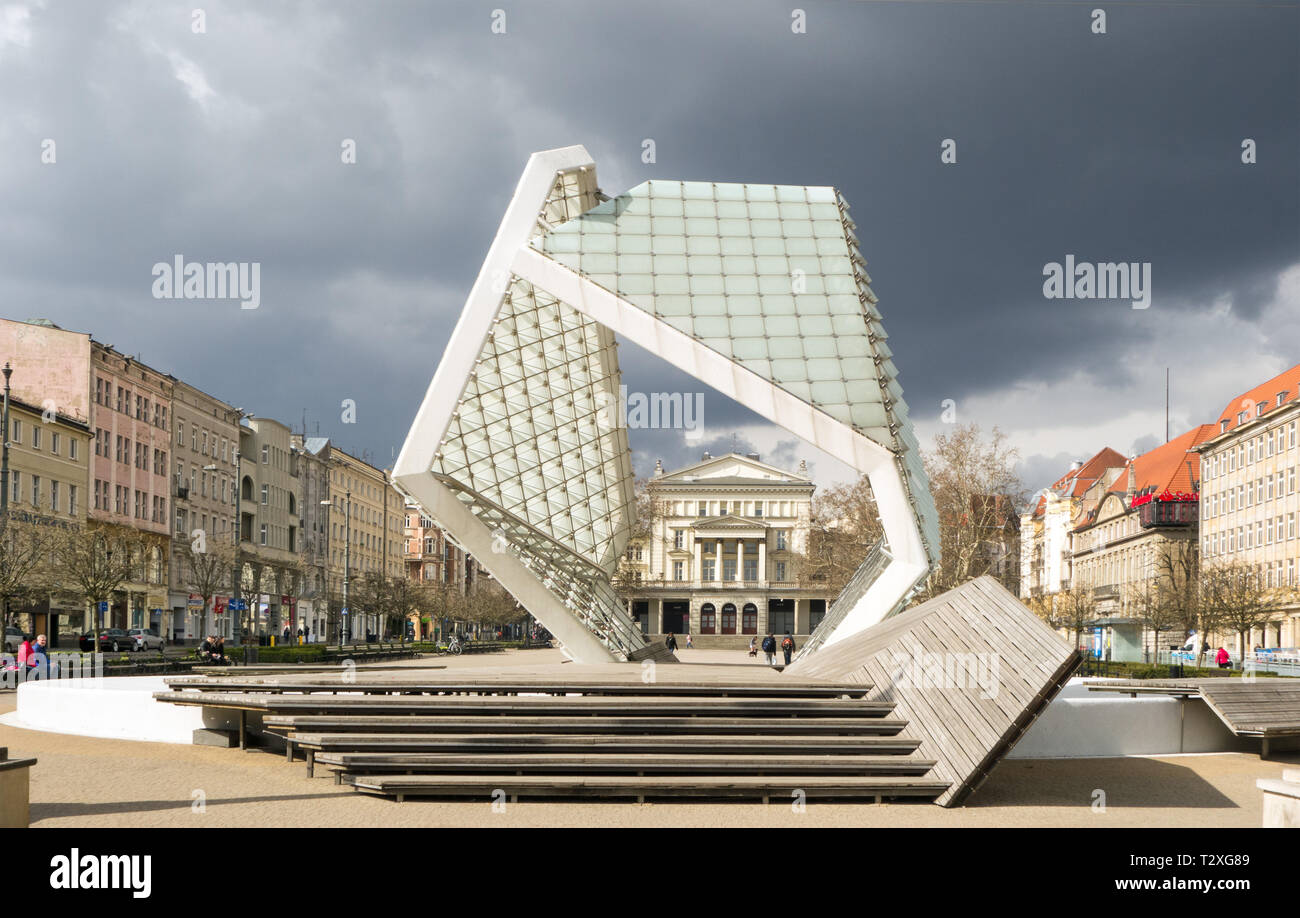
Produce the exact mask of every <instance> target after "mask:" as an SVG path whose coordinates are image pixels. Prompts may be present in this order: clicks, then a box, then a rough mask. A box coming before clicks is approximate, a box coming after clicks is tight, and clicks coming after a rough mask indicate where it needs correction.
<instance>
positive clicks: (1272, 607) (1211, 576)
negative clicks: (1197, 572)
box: [1201, 562, 1294, 656]
mask: <svg viewBox="0 0 1300 918" xmlns="http://www.w3.org/2000/svg"><path fill="white" fill-rule="evenodd" d="M1293 598H1294V590H1292V589H1290V588H1288V587H1269V586H1267V585H1266V583H1265V579H1264V573H1263V571H1262V570H1260V569H1259V568H1257V567H1255V566H1254V565H1250V564H1242V563H1240V562H1220V563H1218V564H1213V565H1207V566H1205V567H1204V568H1202V570H1201V602H1202V617H1203V618H1205V619H1207V620H1209V621H1210V622H1212V623H1213V626H1214V629H1215V630H1219V631H1222V630H1229V631H1231V632H1232V633H1235V634H1236V635H1237V639H1238V641H1240V646H1241V652H1242V655H1243V656H1244V655H1245V653H1246V651H1247V644H1248V643H1249V641H1250V632H1251V630H1252V629H1255V628H1261V627H1263V626H1264V625H1265V624H1267V623H1268V622H1269V621H1271V620H1272V619H1273V618H1274V617H1275V616H1276V615H1277V614H1278V613H1279V612H1280V611H1281V610H1282V609H1283V608H1285V607H1286V606H1287V605H1288V604H1289V602H1290V601H1292V599H1293Z"/></svg>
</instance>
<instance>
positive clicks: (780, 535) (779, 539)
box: [776, 529, 787, 551]
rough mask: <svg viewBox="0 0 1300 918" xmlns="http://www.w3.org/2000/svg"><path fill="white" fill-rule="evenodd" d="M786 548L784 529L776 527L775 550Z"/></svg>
mask: <svg viewBox="0 0 1300 918" xmlns="http://www.w3.org/2000/svg"><path fill="white" fill-rule="evenodd" d="M786 548H787V545H786V530H784V529H778V530H777V531H776V550H777V551H785V550H786Z"/></svg>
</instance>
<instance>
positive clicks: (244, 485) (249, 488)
mask: <svg viewBox="0 0 1300 918" xmlns="http://www.w3.org/2000/svg"><path fill="white" fill-rule="evenodd" d="M239 498H240V500H252V499H253V479H251V478H249V477H248V476H247V475H245V476H244V479H243V481H241V482H240V484H239Z"/></svg>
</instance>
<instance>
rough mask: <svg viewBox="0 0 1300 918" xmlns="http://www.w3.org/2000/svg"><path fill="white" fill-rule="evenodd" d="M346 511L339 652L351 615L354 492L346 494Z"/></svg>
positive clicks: (323, 503) (330, 503)
mask: <svg viewBox="0 0 1300 918" xmlns="http://www.w3.org/2000/svg"><path fill="white" fill-rule="evenodd" d="M344 493H345V494H346V498H345V500H346V503H345V504H344V507H345V511H344V514H343V614H342V615H340V616H339V650H342V649H343V631H344V625H345V624H346V623H347V617H348V615H349V614H351V612H350V610H349V609H348V583H349V578H350V576H351V572H352V490H351V489H348V490H347V491H346V492H344ZM321 506H322V507H332V506H334V501H332V500H323V501H321Z"/></svg>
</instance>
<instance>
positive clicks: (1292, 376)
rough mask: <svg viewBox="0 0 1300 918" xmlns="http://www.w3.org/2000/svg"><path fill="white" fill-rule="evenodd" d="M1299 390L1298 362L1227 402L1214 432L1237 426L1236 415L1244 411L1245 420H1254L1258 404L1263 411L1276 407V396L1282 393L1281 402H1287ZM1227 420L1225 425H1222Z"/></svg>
mask: <svg viewBox="0 0 1300 918" xmlns="http://www.w3.org/2000/svg"><path fill="white" fill-rule="evenodd" d="M1298 392H1300V364H1296V365H1295V366H1293V367H1292V368H1291V369H1289V370H1287V371H1286V372H1284V373H1279V374H1278V375H1277V376H1274V377H1273V378H1272V379H1270V380H1269V381H1268V382H1264V383H1260V384H1259V385H1258V386H1256V387H1255V388H1253V389H1251V390H1250V391H1249V392H1243V393H1241V395H1239V396H1237V397H1236V398H1234V399H1233V400H1232V401H1230V402H1228V404H1227V406H1226V407H1225V408H1224V409H1223V412H1222V413H1221V414H1220V415H1219V418H1218V420H1217V421H1215V422H1214V433H1215V435H1216V436H1217V435H1218V434H1220V433H1222V432H1224V431H1227V430H1232V429H1233V428H1235V427H1236V426H1237V423H1238V422H1237V415H1238V414H1240V413H1242V412H1245V420H1246V421H1247V422H1249V421H1251V420H1254V418H1255V417H1256V416H1257V412H1258V405H1259V403H1260V402H1264V404H1265V408H1264V410H1265V411H1268V410H1269V409H1271V408H1275V407H1277V397H1278V395H1279V394H1282V404H1284V405H1285V404H1288V403H1289V402H1293V401H1295V399H1296V398H1297V394H1298ZM1224 421H1227V422H1228V423H1227V426H1226V427H1225V426H1224V423H1223V422H1224Z"/></svg>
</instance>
